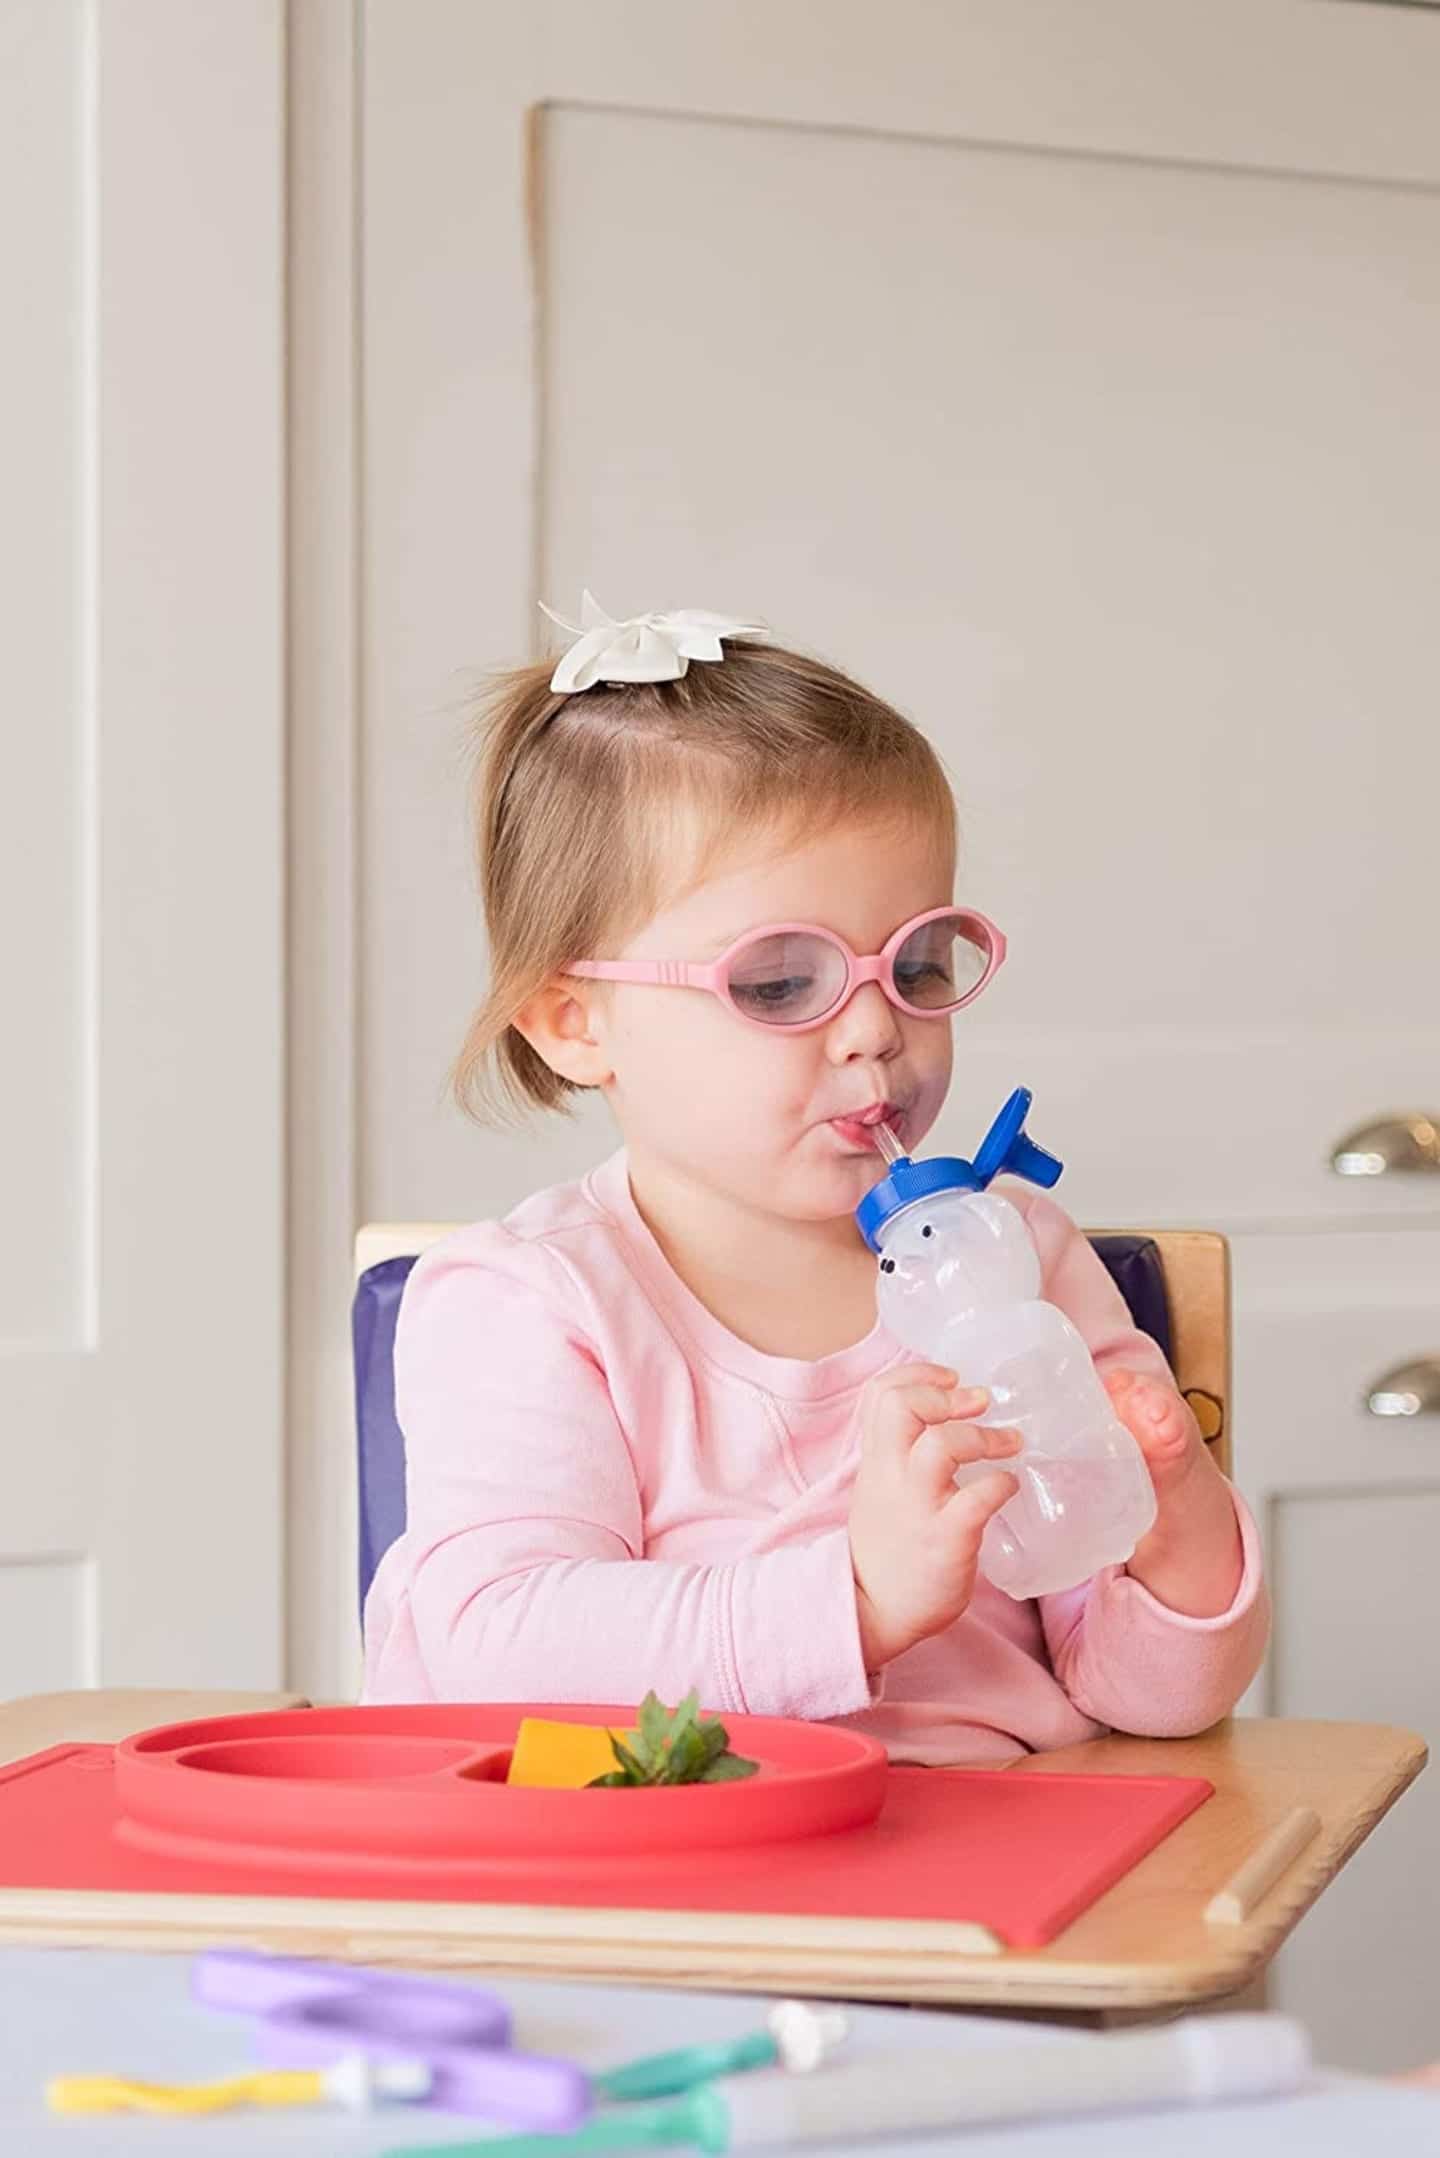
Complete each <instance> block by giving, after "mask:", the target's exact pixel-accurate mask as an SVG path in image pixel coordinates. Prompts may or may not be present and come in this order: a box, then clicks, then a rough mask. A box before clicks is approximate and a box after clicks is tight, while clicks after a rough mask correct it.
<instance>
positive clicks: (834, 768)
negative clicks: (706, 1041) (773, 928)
mask: <svg viewBox="0 0 1440 2158" xmlns="http://www.w3.org/2000/svg"><path fill="white" fill-rule="evenodd" d="M552 671H553V662H552V661H550V660H545V661H543V662H539V663H537V664H536V665H534V666H529V667H520V668H517V669H516V670H515V671H514V672H513V673H510V674H506V675H502V676H500V677H499V678H497V680H496V681H495V682H494V683H493V685H492V687H491V690H490V693H489V694H488V696H487V697H485V698H484V699H483V701H482V702H481V704H480V706H479V709H478V711H477V713H476V716H475V723H474V729H473V736H472V748H473V752H474V768H473V775H472V780H471V814H472V817H473V827H474V840H475V847H476V854H477V869H478V878H479V886H480V894H481V899H482V902H483V905H484V911H485V924H486V929H487V932H488V936H489V943H490V986H489V989H488V991H487V993H486V995H485V998H484V1000H483V1002H482V1003H481V1005H480V1006H479V1009H478V1010H477V1011H476V1013H475V1015H474V1017H473V1018H472V1020H471V1022H470V1026H469V1029H468V1031H467V1033H466V1036H465V1039H464V1042H463V1044H462V1046H461V1049H460V1052H459V1055H458V1056H457V1057H456V1059H455V1062H454V1064H453V1065H452V1067H451V1070H450V1074H449V1087H450V1091H451V1093H452V1094H453V1096H454V1099H455V1100H456V1101H457V1102H458V1103H459V1106H460V1108H461V1110H462V1111H463V1112H464V1113H465V1114H466V1115H467V1116H470V1117H472V1118H474V1119H475V1121H476V1122H478V1123H482V1124H496V1123H503V1122H507V1121H514V1120H515V1118H516V1116H517V1115H518V1116H523V1115H525V1114H526V1113H527V1112H529V1111H530V1110H532V1109H536V1108H540V1109H559V1108H566V1109H568V1108H570V1107H572V1106H573V1104H572V1103H571V1102H570V1101H569V1100H567V1097H569V1096H573V1095H575V1094H579V1093H583V1092H585V1091H587V1089H585V1088H582V1087H580V1086H577V1085H576V1083H575V1082H574V1081H573V1080H570V1079H566V1078H564V1077H562V1076H561V1074H560V1073H558V1072H556V1071H553V1070H552V1069H551V1068H550V1066H549V1065H548V1064H547V1063H546V1062H545V1060H544V1058H543V1057H542V1056H541V1055H540V1054H539V1052H538V1051H537V1050H536V1049H534V1048H532V1046H531V1044H530V1043H529V1042H528V1041H527V1040H526V1039H525V1037H524V1035H523V1034H521V1033H520V1032H519V1030H518V1028H517V1027H516V1026H515V1024H514V1022H515V1019H516V1017H517V1015H518V1014H519V1013H520V1012H521V1011H522V1010H523V1008H524V1006H525V1004H526V1003H527V1002H528V1001H529V999H530V998H531V997H532V996H534V995H535V993H536V992H537V991H538V990H539V989H541V988H543V987H544V985H545V984H546V983H547V982H549V981H551V980H553V979H554V977H555V976H556V975H557V974H561V973H563V972H564V969H565V967H566V966H567V965H568V964H569V963H570V962H572V961H574V960H577V959H593V958H613V957H614V956H615V953H616V950H617V949H618V948H619V947H620V946H622V945H623V944H624V943H626V942H627V941H628V940H629V939H630V938H631V937H632V936H634V935H635V933H636V932H637V930H639V929H641V928H643V927H644V925H645V923H646V922H648V921H650V920H652V919H653V917H654V916H655V915H656V914H657V913H658V912H660V910H661V903H662V900H663V901H664V903H665V904H673V902H674V900H675V899H677V898H679V897H682V896H684V894H685V893H686V892H688V891H693V890H694V889H695V888H696V887H697V886H698V885H699V884H701V883H703V881H704V879H705V876H706V875H707V874H708V873H709V868H710V865H711V864H713V863H714V861H715V860H716V858H717V857H718V856H719V855H721V854H722V853H723V852H724V851H725V849H726V847H727V846H729V845H733V842H734V839H735V836H736V834H737V833H746V834H751V833H755V832H760V833H762V834H764V833H775V834H776V835H777V836H779V835H787V836H788V834H789V833H791V832H794V833H795V835H796V836H797V837H798V836H799V835H800V834H802V833H803V834H804V835H805V836H806V837H808V838H813V837H815V836H816V835H818V834H820V833H823V832H825V831H827V830H829V829H833V828H834V827H835V826H836V825H839V824H842V823H844V822H845V821H847V820H848V819H850V818H854V817H859V816H864V817H866V818H867V819H868V818H871V817H882V818H883V817H886V816H894V817H896V818H906V817H908V818H911V819H914V820H915V821H916V822H918V823H919V824H921V825H922V826H923V825H928V826H929V827H930V828H931V829H932V830H934V831H936V832H937V833H938V834H939V836H940V837H941V839H942V840H943V842H944V844H945V846H946V847H947V849H948V850H949V851H950V852H951V853H952V854H953V851H954V848H955V841H956V830H955V802H954V797H953V795H952V793H951V791H950V786H949V783H948V781H947V779H946V776H945V771H944V767H943V766H942V764H941V762H940V759H939V757H938V755H937V754H936V752H935V750H934V749H933V748H932V747H931V745H930V743H929V742H927V741H926V739H925V737H924V735H923V734H921V733H920V731H919V729H918V728H917V727H915V726H913V725H912V724H911V723H910V721H909V720H907V719H905V718H902V716H901V714H900V713H899V712H897V711H895V710H894V709H893V708H892V707H891V706H890V705H888V704H886V703H884V702H883V701H882V700H881V699H880V698H879V697H876V696H873V695H872V694H871V692H870V691H869V690H867V689H863V688H862V687H861V686H860V684H859V683H858V682H853V681H851V680H850V678H849V676H848V675H844V674H841V673H840V672H839V670H838V669H837V668H834V667H827V666H826V665H825V664H824V663H823V661H821V660H817V659H811V658H808V657H806V656H805V655H803V654H801V653H799V652H792V651H787V650H786V649H784V647H782V646H779V645H773V644H751V643H729V644H727V645H726V648H725V658H724V659H723V661H720V662H717V663H697V664H695V665H692V666H691V667H690V669H689V670H688V672H687V673H685V674H684V675H682V676H681V678H680V680H679V681H677V682H638V683H626V684H624V685H617V686H611V685H606V684H604V683H601V684H597V685H596V686H595V687H594V688H593V689H587V690H583V691H579V692H576V693H574V694H572V695H568V696H567V695H559V694H556V693H555V692H554V691H552V689H551V688H550V676H551V673H552Z"/></svg>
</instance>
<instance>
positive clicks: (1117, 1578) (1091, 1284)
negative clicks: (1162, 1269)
mask: <svg viewBox="0 0 1440 2158" xmlns="http://www.w3.org/2000/svg"><path fill="white" fill-rule="evenodd" d="M1022 1203H1023V1205H1024V1210H1025V1213H1026V1217H1027V1219H1028V1221H1029V1224H1030V1231H1031V1234H1032V1236H1033V1237H1034V1239H1035V1247H1036V1250H1037V1251H1038V1252H1039V1254H1040V1263H1041V1271H1042V1280H1043V1287H1044V1293H1045V1295H1046V1296H1047V1297H1048V1298H1049V1299H1050V1301H1051V1302H1052V1303H1054V1304H1057V1305H1058V1306H1059V1307H1060V1309H1061V1310H1062V1311H1063V1312H1064V1313H1065V1315H1066V1317H1067V1318H1068V1319H1069V1320H1070V1321H1071V1324H1072V1325H1074V1326H1075V1327H1076V1328H1077V1329H1078V1330H1079V1332H1080V1333H1081V1334H1083V1335H1084V1337H1085V1341H1086V1344H1087V1346H1088V1347H1089V1350H1090V1353H1091V1356H1092V1357H1093V1359H1094V1362H1095V1367H1096V1369H1097V1371H1099V1372H1100V1373H1101V1375H1102V1376H1103V1375H1104V1374H1105V1372H1107V1371H1114V1370H1120V1369H1124V1368H1128V1369H1130V1370H1132V1371H1142V1372H1145V1373H1147V1374H1149V1375H1150V1376H1153V1377H1155V1378H1163V1379H1165V1380H1166V1381H1167V1382H1168V1383H1169V1384H1170V1385H1172V1386H1173V1385H1174V1383H1175V1379H1174V1374H1173V1373H1172V1372H1171V1370H1170V1366H1169V1364H1168V1363H1167V1362H1166V1360H1165V1357H1164V1355H1163V1354H1162V1352H1161V1350H1160V1348H1159V1346H1158V1344H1157V1343H1156V1342H1154V1341H1153V1340H1152V1339H1151V1337H1150V1336H1149V1335H1148V1334H1143V1333H1141V1332H1140V1331H1139V1329H1138V1328H1137V1327H1136V1326H1135V1324H1134V1322H1133V1320H1132V1319H1131V1317H1130V1312H1129V1308H1128V1306H1127V1305H1126V1302H1125V1299H1124V1298H1123V1297H1122V1296H1121V1294H1120V1292H1119V1290H1118V1289H1117V1288H1116V1287H1115V1284H1114V1282H1113V1281H1112V1280H1111V1278H1110V1276H1109V1274H1108V1273H1107V1271H1106V1269H1105V1266H1104V1264H1103V1262H1102V1261H1101V1259H1100V1258H1099V1256H1098V1254H1097V1253H1096V1251H1095V1249H1094V1247H1093V1246H1092V1245H1091V1243H1090V1241H1089V1239H1088V1238H1087V1237H1085V1236H1084V1235H1082V1233H1081V1231H1080V1230H1079V1229H1077V1228H1076V1226H1075V1224H1074V1222H1073V1221H1071V1219H1070V1217H1069V1215H1068V1214H1067V1213H1066V1212H1065V1211H1064V1209H1063V1208H1062V1207H1059V1206H1057V1205H1056V1204H1055V1202H1054V1200H1053V1199H1049V1198H1044V1197H1040V1196H1036V1197H1030V1196H1028V1195H1027V1197H1026V1199H1025V1201H1024V1202H1022ZM1230 1495H1231V1499H1232V1501H1233V1503H1234V1507H1235V1514H1236V1519H1237V1521H1238V1523H1239V1528H1240V1540H1241V1549H1242V1553H1243V1566H1242V1571H1241V1576H1240V1585H1239V1587H1238V1588H1237V1590H1236V1592H1235V1597H1234V1601H1233V1602H1232V1603H1231V1605H1230V1608H1229V1610H1228V1611H1222V1612H1221V1613H1220V1614H1219V1615H1218V1616H1217V1617H1215V1618H1191V1617H1188V1616H1187V1615H1186V1614H1185V1613H1183V1612H1179V1611H1172V1610H1170V1609H1169V1607H1168V1606H1167V1605H1165V1604H1162V1603H1161V1602H1160V1601H1159V1600H1158V1599H1157V1598H1156V1597H1155V1596H1153V1595H1152V1594H1151V1592H1150V1591H1149V1589H1147V1588H1146V1587H1145V1586H1144V1584H1143V1583H1142V1582H1139V1581H1137V1580H1135V1579H1134V1578H1133V1577H1132V1576H1131V1575H1130V1574H1128V1573H1127V1572H1126V1571H1125V1569H1124V1567H1123V1566H1108V1567H1105V1568H1104V1569H1103V1570H1102V1571H1101V1572H1100V1573H1098V1574H1096V1575H1095V1576H1094V1577H1093V1578H1092V1579H1091V1580H1089V1581H1086V1582H1082V1583H1081V1585H1080V1586H1079V1587H1078V1588H1073V1589H1066V1590H1065V1591H1063V1592H1062V1593H1061V1594H1059V1595H1055V1596H1042V1597H1040V1598H1039V1607H1040V1620H1041V1625H1042V1627H1043V1629H1044V1634H1045V1641H1046V1646H1047V1648H1048V1650H1049V1655H1050V1662H1051V1667H1052V1669H1053V1670H1054V1672H1055V1676H1056V1678H1057V1679H1058V1680H1059V1682H1060V1684H1061V1685H1062V1686H1063V1687H1064V1689H1065V1691H1066V1693H1067V1694H1068V1695H1069V1697H1070V1699H1071V1700H1072V1701H1073V1702H1074V1703H1075V1706H1076V1707H1077V1708H1078V1709H1080V1710H1081V1711H1082V1713H1083V1714H1084V1715H1087V1716H1089V1717H1091V1718H1092V1719H1093V1720H1094V1721H1095V1722H1096V1723H1103V1724H1106V1725H1108V1726H1109V1727H1110V1728H1111V1729H1113V1730H1119V1731H1132V1732H1134V1733H1136V1734H1137V1735H1138V1736H1143V1737H1147V1738H1182V1737H1186V1736H1188V1735H1190V1734H1191V1733H1193V1732H1196V1731H1204V1730H1207V1729H1208V1728H1209V1726H1210V1725H1211V1724H1212V1723H1215V1722H1217V1721H1218V1720H1219V1718H1220V1717H1222V1716H1225V1715H1228V1714H1229V1712H1230V1710H1231V1709H1232V1708H1233V1707H1234V1706H1235V1703H1236V1702H1237V1701H1238V1700H1239V1698H1240V1696H1241V1694H1242V1693H1243V1692H1244V1691H1245V1689H1246V1687H1247V1686H1248V1685H1249V1684H1250V1681H1251V1680H1252V1679H1253V1678H1254V1676H1255V1674H1256V1672H1257V1671H1258V1670H1259V1668H1260V1664H1261V1661H1262V1659H1263V1657H1264V1654H1265V1644H1266V1641H1267V1639H1268V1636H1269V1630H1270V1601H1269V1596H1268V1594H1267V1591H1266V1588H1265V1581H1264V1569H1263V1564H1262V1558H1261V1550H1260V1538H1259V1534H1258V1532H1257V1530H1256V1527H1255V1522H1254V1520H1253V1518H1252V1516H1251V1513H1250V1510H1249V1508H1248V1507H1247V1506H1246V1504H1245V1502H1244V1500H1243V1499H1242V1498H1241V1497H1240V1494H1239V1492H1238V1491H1236V1490H1235V1489H1234V1487H1233V1485H1232V1486H1231V1487H1230Z"/></svg>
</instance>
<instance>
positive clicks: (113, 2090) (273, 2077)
mask: <svg viewBox="0 0 1440 2158" xmlns="http://www.w3.org/2000/svg"><path fill="white" fill-rule="evenodd" d="M325 2097H326V2090H325V2079H324V2077H323V2076H322V2075H321V2074H320V2072H319V2070H318V2069H314V2068H268V2069H260V2070H257V2072H256V2073H255V2074H254V2075H246V2076H227V2077H225V2078H224V2079H223V2080H222V2081H220V2082H217V2083H134V2082H131V2081H129V2080H127V2078H126V2077H124V2076H56V2077H55V2078H54V2080H53V2081H52V2082H50V2083H47V2084H46V2086H45V2098H46V2103H47V2104H48V2105H49V2107H50V2110H51V2112H52V2113H176V2114H179V2113H223V2112H224V2111H225V2110H226V2109H227V2108H228V2107H230V2106H306V2105H319V2104H321V2103H322V2102H323V2101H324V2099H325Z"/></svg>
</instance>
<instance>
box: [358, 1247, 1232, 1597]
mask: <svg viewBox="0 0 1440 2158" xmlns="http://www.w3.org/2000/svg"><path fill="white" fill-rule="evenodd" d="M455 1227H456V1224H454V1223H451V1222H434V1221H411V1222H372V1223H370V1224H368V1225H367V1226H366V1227H365V1228H363V1229H361V1230H360V1231H359V1232H358V1233H357V1235H356V1238H355V1296H354V1301H353V1304H352V1307H351V1340H352V1344H353V1349H354V1357H355V1424H356V1449H357V1466H358V1471H359V1488H360V1509H359V1513H360V1552H359V1561H360V1600H361V1603H362V1605H363V1603H364V1600H365V1595H366V1591H367V1590H368V1589H369V1586H370V1580H371V1576H372V1575H373V1574H374V1571H375V1568H376V1567H377V1566H378V1565H379V1563H380V1560H381V1558H382V1556H383V1555H384V1553H385V1552H386V1551H387V1550H388V1549H389V1547H390V1545H391V1544H392V1543H393V1542H394V1541H395V1538H396V1537H397V1536H398V1535H399V1534H400V1532H401V1530H402V1529H403V1528H404V1526H405V1441H404V1436H403V1434H402V1432H401V1430H400V1426H399V1423H398V1421H397V1420H396V1415H395V1368H394V1350H395V1322H396V1319H397V1317H398V1315H399V1311H400V1299H401V1297H402V1295H403V1294H404V1289H405V1283H406V1280H407V1279H408V1277H409V1274H410V1269H411V1268H412V1267H413V1266H414V1264H415V1261H416V1259H417V1258H418V1257H419V1256H420V1254H421V1252H422V1251H424V1250H426V1249H427V1248H428V1247H429V1246H430V1245H431V1244H435V1243H438V1242H439V1241H440V1239H441V1238H442V1237H445V1236H449V1235H451V1234H452V1232H453V1230H454V1228H455ZM1087 1233H1088V1234H1089V1236H1090V1241H1091V1243H1092V1244H1093V1245H1094V1247H1095V1249H1096V1251H1097V1252H1098V1254H1099V1256H1100V1259H1101V1261H1102V1262H1103V1264H1104V1266H1105V1268H1106V1270H1107V1271H1108V1273H1109V1274H1110V1277H1111V1279H1112V1280H1113V1281H1114V1283H1115V1285H1116V1287H1117V1288H1118V1289H1119V1291H1120V1294H1121V1295H1122V1296H1123V1297H1124V1299H1125V1302H1126V1304H1127V1305H1128V1306H1129V1309H1130V1315H1131V1317H1132V1318H1133V1319H1134V1321H1135V1324H1136V1325H1137V1326H1138V1327H1139V1328H1140V1329H1141V1330H1142V1332H1144V1333H1147V1334H1149V1335H1150V1336H1151V1337H1152V1339H1153V1340H1155V1341H1157V1342H1158V1343H1159V1345H1160V1347H1161V1349H1162V1350H1163V1351H1164V1352H1165V1355H1166V1356H1167V1357H1168V1358H1169V1360H1170V1368H1171V1370H1172V1371H1173V1372H1174V1373H1175V1377H1176V1380H1177V1382H1178V1384H1179V1387H1180V1391H1181V1392H1182V1393H1183V1394H1184V1396H1185V1398H1186V1400H1187V1401H1188V1402H1189V1403H1190V1406H1191V1408H1192V1409H1193V1410H1194V1411H1195V1414H1196V1416H1197V1418H1198V1419H1199V1423H1200V1429H1201V1431H1202V1432H1203V1434H1204V1436H1205V1440H1206V1443H1207V1445H1208V1446H1209V1447H1210V1450H1211V1452H1212V1453H1213V1454H1214V1456H1215V1458H1216V1461H1217V1462H1218V1464H1219V1466H1220V1467H1221V1468H1222V1469H1224V1470H1225V1471H1226V1473H1227V1474H1228V1473H1229V1469H1230V1437H1229V1412H1228V1406H1227V1405H1228V1402H1229V1398H1230V1265H1229V1252H1228V1249H1227V1246H1226V1243H1225V1239H1224V1237H1223V1236H1218V1235H1216V1234H1215V1233H1214V1232H1213V1231H1210V1230H1199V1229H1153V1230H1149V1229H1144V1230H1105V1231H1090V1232H1087Z"/></svg>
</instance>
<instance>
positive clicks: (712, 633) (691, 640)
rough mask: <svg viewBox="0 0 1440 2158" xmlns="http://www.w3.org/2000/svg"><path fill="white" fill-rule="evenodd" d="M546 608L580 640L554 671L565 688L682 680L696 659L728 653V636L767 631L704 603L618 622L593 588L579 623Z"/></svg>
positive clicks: (555, 683)
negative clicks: (595, 596) (716, 611)
mask: <svg viewBox="0 0 1440 2158" xmlns="http://www.w3.org/2000/svg"><path fill="white" fill-rule="evenodd" d="M540 611H541V613H542V614H546V615H549V617H550V620H551V621H552V622H556V623H558V624H559V626H560V628H561V629H568V630H569V632H570V634H571V636H572V637H574V638H575V640H576V642H575V643H574V644H572V645H571V647H570V649H569V651H568V652H566V653H565V655H564V657H563V658H562V659H561V661H560V664H559V666H558V667H557V668H556V669H555V672H554V673H553V674H552V675H551V677H550V687H551V688H552V689H553V690H558V691H561V692H568V691H570V690H580V689H591V688H593V686H594V685H595V683H596V682H676V681H678V680H679V679H680V676H681V675H682V674H684V673H685V672H686V670H687V669H688V667H689V665H690V662H691V660H692V659H723V658H724V657H725V654H724V651H723V649H722V648H721V642H720V640H721V638H722V637H758V636H763V634H764V631H765V624H764V623H763V622H737V621H735V620H733V619H732V618H731V617H730V616H729V615H725V614H706V613H704V612H703V611H702V610H701V609H699V608H698V607H682V608H680V609H679V610H678V611H677V612H676V613H674V614H637V615H632V617H631V618H630V620H629V621H628V622H616V621H613V620H612V619H611V617H610V616H609V615H608V614H606V612H605V610H604V608H603V607H601V606H600V605H599V604H598V603H597V601H596V600H594V599H593V598H592V597H591V595H590V593H588V592H586V593H584V594H583V595H582V597H581V603H580V620H579V622H578V623H576V622H567V621H566V620H565V618H564V616H563V615H558V614H556V613H555V612H554V611H553V610H552V609H551V608H549V607H547V606H546V605H545V602H544V601H543V600H542V601H541V602H540Z"/></svg>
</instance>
